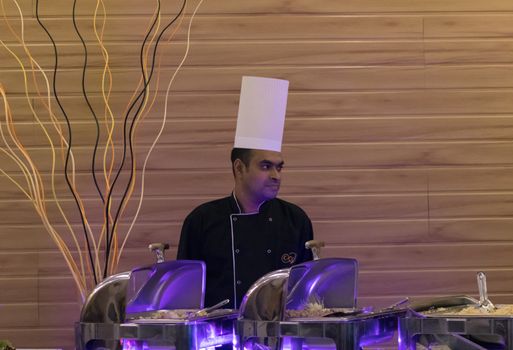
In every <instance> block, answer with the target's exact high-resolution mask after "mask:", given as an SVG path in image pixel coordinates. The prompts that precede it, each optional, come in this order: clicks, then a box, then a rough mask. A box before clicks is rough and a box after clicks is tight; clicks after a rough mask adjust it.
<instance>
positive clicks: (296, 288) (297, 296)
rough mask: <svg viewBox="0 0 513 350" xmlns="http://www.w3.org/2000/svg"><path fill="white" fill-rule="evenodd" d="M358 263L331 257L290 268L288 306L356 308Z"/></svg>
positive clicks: (302, 307) (292, 307)
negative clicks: (318, 305)
mask: <svg viewBox="0 0 513 350" xmlns="http://www.w3.org/2000/svg"><path fill="white" fill-rule="evenodd" d="M357 279H358V262H357V261H356V260H355V259H347V258H330V259H319V260H314V261H308V262H305V263H302V264H299V265H296V266H293V267H292V268H291V269H290V273H289V279H288V283H287V303H286V309H289V310H301V309H304V307H305V304H306V303H312V302H320V303H322V305H323V306H324V307H325V308H354V307H356V296H357Z"/></svg>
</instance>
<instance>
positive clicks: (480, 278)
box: [477, 272, 497, 312]
mask: <svg viewBox="0 0 513 350" xmlns="http://www.w3.org/2000/svg"><path fill="white" fill-rule="evenodd" d="M477 286H478V288H479V303H478V306H479V308H481V310H483V311H485V312H493V311H495V310H497V307H496V306H495V305H494V304H493V303H492V302H491V301H490V299H488V291H487V288H486V275H485V274H484V272H478V273H477Z"/></svg>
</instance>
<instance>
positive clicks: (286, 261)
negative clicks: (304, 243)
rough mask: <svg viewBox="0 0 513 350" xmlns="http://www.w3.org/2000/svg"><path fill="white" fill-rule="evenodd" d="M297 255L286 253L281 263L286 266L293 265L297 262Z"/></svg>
mask: <svg viewBox="0 0 513 350" xmlns="http://www.w3.org/2000/svg"><path fill="white" fill-rule="evenodd" d="M296 258H297V254H296V253H288V254H287V253H285V254H283V255H282V256H281V262H282V263H284V264H290V265H292V264H293V263H294V261H296Z"/></svg>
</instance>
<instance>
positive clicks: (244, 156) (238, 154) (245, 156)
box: [230, 148, 253, 176]
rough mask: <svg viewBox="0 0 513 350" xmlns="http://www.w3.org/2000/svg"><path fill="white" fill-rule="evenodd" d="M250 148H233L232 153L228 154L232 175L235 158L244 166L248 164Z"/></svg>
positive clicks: (250, 155) (250, 154) (250, 153)
mask: <svg viewBox="0 0 513 350" xmlns="http://www.w3.org/2000/svg"><path fill="white" fill-rule="evenodd" d="M251 151H252V149H250V148H233V149H232V153H231V155H230V159H231V161H232V171H233V175H234V176H235V168H234V163H235V160H237V159H240V160H241V161H242V163H244V165H245V166H249V163H250V162H251V157H252V155H253V154H252V152H251Z"/></svg>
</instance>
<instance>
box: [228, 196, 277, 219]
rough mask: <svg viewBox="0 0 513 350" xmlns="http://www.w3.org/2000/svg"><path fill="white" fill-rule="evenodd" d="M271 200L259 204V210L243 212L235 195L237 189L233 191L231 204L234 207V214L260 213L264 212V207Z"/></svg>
mask: <svg viewBox="0 0 513 350" xmlns="http://www.w3.org/2000/svg"><path fill="white" fill-rule="evenodd" d="M269 202H270V200H266V201H263V202H262V203H260V205H259V206H258V211H255V212H252V213H243V212H242V208H241V206H240V205H239V202H238V201H237V197H236V196H235V191H232V195H231V196H230V206H231V209H232V213H234V214H246V215H252V214H259V213H261V212H262V209H263V208H264V207H266V206H267V203H269Z"/></svg>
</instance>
